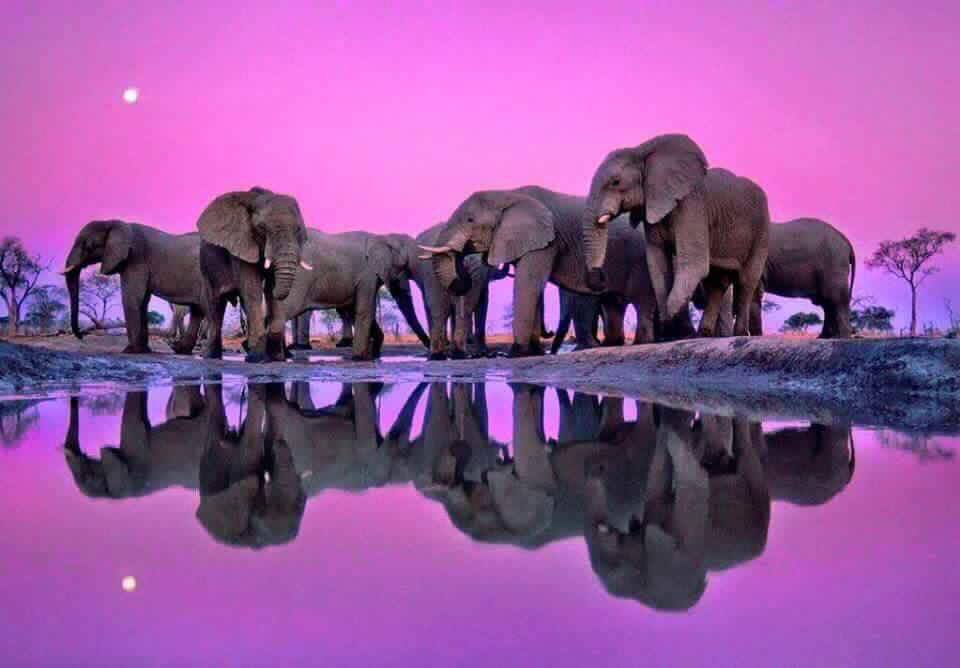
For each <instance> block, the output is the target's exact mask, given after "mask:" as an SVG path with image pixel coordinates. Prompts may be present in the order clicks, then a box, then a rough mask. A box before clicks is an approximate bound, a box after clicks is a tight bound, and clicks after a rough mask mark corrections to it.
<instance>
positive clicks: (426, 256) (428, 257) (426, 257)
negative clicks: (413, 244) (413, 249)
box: [417, 253, 433, 260]
mask: <svg viewBox="0 0 960 668" xmlns="http://www.w3.org/2000/svg"><path fill="white" fill-rule="evenodd" d="M417 259H418V260H432V259H433V254H432V253H424V254H423V255H418V256H417Z"/></svg>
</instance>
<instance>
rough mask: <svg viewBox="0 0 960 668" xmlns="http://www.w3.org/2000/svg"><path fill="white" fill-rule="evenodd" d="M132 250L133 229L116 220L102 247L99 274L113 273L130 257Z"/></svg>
mask: <svg viewBox="0 0 960 668" xmlns="http://www.w3.org/2000/svg"><path fill="white" fill-rule="evenodd" d="M132 250H133V230H132V229H131V228H130V225H128V224H127V223H123V222H116V223H113V224H112V225H111V226H110V232H108V233H107V243H106V244H104V248H103V260H101V262H100V273H101V274H107V275H109V274H115V273H117V272H118V271H120V267H121V266H123V263H124V262H126V261H127V258H129V257H130V252H131V251H132Z"/></svg>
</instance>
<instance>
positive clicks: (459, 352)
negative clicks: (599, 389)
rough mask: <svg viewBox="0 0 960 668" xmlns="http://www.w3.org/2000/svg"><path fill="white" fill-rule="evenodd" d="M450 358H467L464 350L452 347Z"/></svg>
mask: <svg viewBox="0 0 960 668" xmlns="http://www.w3.org/2000/svg"><path fill="white" fill-rule="evenodd" d="M450 359H452V360H465V359H467V353H465V352H464V351H462V350H460V349H459V348H454V349H453V351H451V352H450Z"/></svg>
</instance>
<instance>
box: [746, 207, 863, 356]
mask: <svg viewBox="0 0 960 668" xmlns="http://www.w3.org/2000/svg"><path fill="white" fill-rule="evenodd" d="M856 274H857V256H856V253H855V252H854V249H853V244H851V243H850V240H849V239H847V237H846V236H844V234H843V233H842V232H840V230H838V229H837V228H835V227H833V226H832V225H830V224H829V223H826V222H824V221H822V220H818V219H816V218H797V219H795V220H790V221H787V222H786V223H774V224H772V225H771V226H770V252H769V255H768V257H767V264H766V267H765V269H764V272H763V283H762V286H763V290H762V292H767V293H769V294H772V295H779V296H781V297H802V298H804V299H809V300H810V301H811V302H813V304H814V305H815V306H819V307H821V308H822V309H823V315H824V318H823V329H822V330H821V332H820V338H822V339H832V338H838V339H846V338H850V335H851V334H852V330H851V327H850V298H851V296H852V295H853V283H854V280H855V279H856ZM848 279H849V280H848ZM760 292H761V291H758V295H757V297H758V298H757V299H755V300H754V303H753V306H752V310H751V319H750V331H751V333H752V334H755V335H760V334H763V322H762V317H761V311H762V309H761V308H760V307H761V304H760V301H761V300H760V298H759V297H760Z"/></svg>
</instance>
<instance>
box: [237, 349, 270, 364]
mask: <svg viewBox="0 0 960 668" xmlns="http://www.w3.org/2000/svg"><path fill="white" fill-rule="evenodd" d="M243 359H244V361H246V362H250V363H251V364H265V363H267V362H269V361H270V358H269V357H268V356H267V354H266V353H264V352H260V351H256V350H251V351H250V352H248V353H247V355H246V357H244V358H243Z"/></svg>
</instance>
